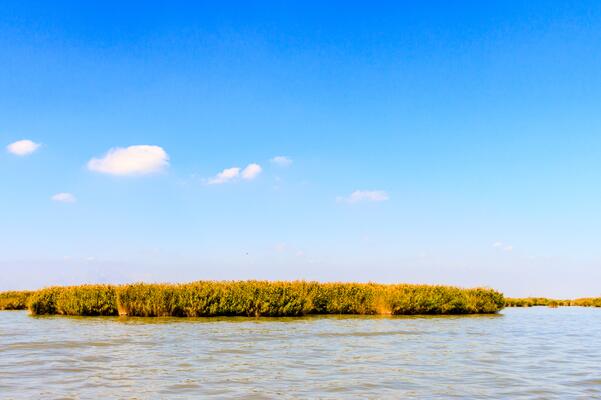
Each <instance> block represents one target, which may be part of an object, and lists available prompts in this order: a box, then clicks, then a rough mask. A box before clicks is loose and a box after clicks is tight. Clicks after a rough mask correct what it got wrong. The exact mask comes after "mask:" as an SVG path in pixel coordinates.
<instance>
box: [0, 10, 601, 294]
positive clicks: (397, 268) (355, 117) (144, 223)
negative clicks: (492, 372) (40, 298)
mask: <svg viewBox="0 0 601 400" xmlns="http://www.w3.org/2000/svg"><path fill="white" fill-rule="evenodd" d="M86 3H87V2H86ZM122 3H123V2H108V1H107V2H101V3H99V4H97V5H93V6H92V5H87V4H85V5H84V4H82V2H72V3H71V2H10V3H4V4H3V5H2V6H1V7H0V146H1V151H0V190H1V192H2V193H1V196H0V199H1V200H0V202H1V203H0V204H1V207H0V249H1V250H0V276H1V278H0V290H3V289H20V288H36V287H40V286H46V285H50V284H67V283H80V282H126V281H132V280H133V281H137V280H144V281H189V280H196V279H247V278H257V279H317V280H342V281H348V280H358V281H368V280H371V281H380V282H422V283H441V284H456V285H462V286H481V285H483V286H491V287H495V288H497V289H500V290H502V291H504V292H505V293H506V294H507V295H513V296H523V295H547V296H588V295H601V287H600V286H599V282H600V281H601V244H600V241H601V184H600V173H601V109H600V106H601V3H600V2H598V1H574V2H559V1H532V0H529V1H490V2H488V1H487V2H482V1H457V2H446V1H441V2H424V1H415V2H390V3H379V4H377V3H373V2H369V3H367V2H365V3H363V4H360V3H352V2H351V3H349V2H347V1H345V2H338V3H330V5H329V6H324V5H323V4H321V3H323V2H302V3H298V4H297V5H294V6H291V5H286V4H285V2H278V3H275V4H269V3H267V2H265V3H263V5H260V6H259V5H254V6H249V5H248V4H246V5H244V6H243V5H241V4H236V3H230V5H229V6H227V7H225V6H224V7H219V8H214V7H209V6H199V5H192V4H185V3H173V4H171V5H170V6H169V7H167V6H158V5H151V4H148V3H149V2H139V3H136V4H133V5H128V6H124V5H123V4H122ZM21 140H29V141H31V142H19V141H21ZM15 142H17V143H16V144H15V145H13V144H14V143H15ZM11 145H13V146H11ZM7 146H8V147H7ZM130 146H153V147H130ZM111 149H113V151H112V153H109V151H110V150H111ZM277 156H280V157H286V158H285V159H284V158H279V159H277V160H279V162H275V161H274V160H273V158H274V157H277ZM93 159H94V160H93ZM252 164H257V165H258V166H260V171H259V168H258V167H257V166H252V167H250V169H245V168H246V167H247V166H248V165H252ZM231 168H239V169H238V170H236V169H231ZM228 169H229V170H228ZM224 170H226V171H225V174H222V175H221V176H218V174H219V173H220V172H222V171H224ZM353 193H354V194H353Z"/></svg>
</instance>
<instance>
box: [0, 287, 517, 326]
mask: <svg viewBox="0 0 601 400" xmlns="http://www.w3.org/2000/svg"><path fill="white" fill-rule="evenodd" d="M504 306H505V299H504V297H503V294H502V293H500V292H498V291H495V290H493V289H485V288H474V289H464V288H458V287H453V286H440V285H414V284H377V283H319V282H307V281H198V282H192V283H183V284H145V283H136V284H126V285H80V286H57V287H49V288H44V289H40V290H35V291H20V292H19V291H11V292H0V310H11V309H12V310H15V309H28V310H29V312H30V313H31V314H32V315H44V314H50V315H52V314H57V315H78V316H88V315H89V316H92V315H128V316H144V317H156V316H174V317H202V316H253V317H263V316H273V317H279V316H302V315H313V314H357V315H417V314H430V315H444V314H490V313H497V312H498V311H500V310H501V309H502V308H503V307H504Z"/></svg>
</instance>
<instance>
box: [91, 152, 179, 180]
mask: <svg viewBox="0 0 601 400" xmlns="http://www.w3.org/2000/svg"><path fill="white" fill-rule="evenodd" d="M168 166H169V156H168V155H167V153H166V152H165V150H163V148H162V147H159V146H151V145H137V146H129V147H125V148H124V147H116V148H113V149H110V150H109V151H108V152H107V153H106V154H105V155H104V156H103V157H101V158H92V159H91V160H90V161H89V162H88V169H90V170H91V171H95V172H100V173H103V174H110V175H146V174H151V173H156V172H160V171H162V170H164V169H165V168H167V167H168Z"/></svg>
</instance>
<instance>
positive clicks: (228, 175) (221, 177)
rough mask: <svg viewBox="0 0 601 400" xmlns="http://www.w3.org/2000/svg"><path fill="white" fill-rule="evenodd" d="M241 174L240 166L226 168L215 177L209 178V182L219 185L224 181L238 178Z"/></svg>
mask: <svg viewBox="0 0 601 400" xmlns="http://www.w3.org/2000/svg"><path fill="white" fill-rule="evenodd" d="M239 175H240V168H238V167H232V168H226V169H224V170H223V171H221V172H220V173H218V174H217V175H215V177H214V178H210V179H208V180H207V183H208V184H209V185H219V184H222V183H226V182H229V181H231V180H232V179H235V178H237V177H238V176H239Z"/></svg>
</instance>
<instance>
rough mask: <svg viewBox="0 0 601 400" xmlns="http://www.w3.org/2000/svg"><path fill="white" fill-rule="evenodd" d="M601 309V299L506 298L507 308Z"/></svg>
mask: <svg viewBox="0 0 601 400" xmlns="http://www.w3.org/2000/svg"><path fill="white" fill-rule="evenodd" d="M535 306H546V307H570V306H572V307H601V297H587V298H581V299H574V300H558V299H548V298H546V297H525V298H510V297H507V298H505V307H535Z"/></svg>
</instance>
